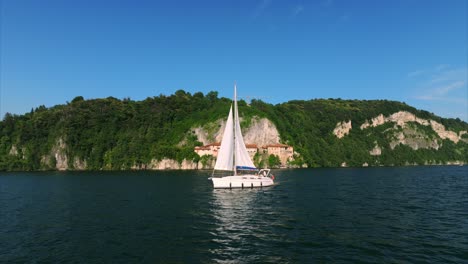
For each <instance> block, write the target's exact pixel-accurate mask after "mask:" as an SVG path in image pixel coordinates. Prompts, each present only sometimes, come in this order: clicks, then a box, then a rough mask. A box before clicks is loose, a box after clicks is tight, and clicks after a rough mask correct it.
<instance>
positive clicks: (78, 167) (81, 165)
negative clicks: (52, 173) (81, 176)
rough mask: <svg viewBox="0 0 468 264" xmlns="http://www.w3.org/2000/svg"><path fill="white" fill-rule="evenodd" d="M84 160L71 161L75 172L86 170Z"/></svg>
mask: <svg viewBox="0 0 468 264" xmlns="http://www.w3.org/2000/svg"><path fill="white" fill-rule="evenodd" d="M86 167H87V166H86V160H81V159H80V158H78V157H75V158H74V159H73V169H75V170H85V169H86Z"/></svg>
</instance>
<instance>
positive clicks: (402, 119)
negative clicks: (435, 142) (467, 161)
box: [360, 111, 467, 143]
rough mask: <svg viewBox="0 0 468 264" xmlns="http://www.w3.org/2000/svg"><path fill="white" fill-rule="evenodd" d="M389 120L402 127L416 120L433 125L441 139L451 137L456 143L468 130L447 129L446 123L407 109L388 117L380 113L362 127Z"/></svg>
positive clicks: (377, 124) (373, 125)
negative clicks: (425, 117)
mask: <svg viewBox="0 0 468 264" xmlns="http://www.w3.org/2000/svg"><path fill="white" fill-rule="evenodd" d="M387 122H394V123H396V124H397V125H398V126H400V127H402V128H405V127H407V124H408V123H410V122H415V123H418V124H420V125H423V126H431V128H432V130H434V132H436V133H437V135H438V136H439V137H440V138H441V139H449V140H451V141H453V142H454V143H458V141H460V140H461V138H462V135H463V134H466V133H467V131H460V133H459V134H457V133H455V132H453V131H450V130H446V129H445V126H444V125H442V124H440V123H438V122H436V121H434V120H426V119H422V118H419V117H417V116H415V115H414V114H412V113H409V112H406V111H400V112H396V113H394V114H392V115H390V116H388V117H384V116H383V115H382V114H381V115H378V116H377V117H375V118H373V119H372V120H371V121H370V122H369V121H366V122H365V123H364V124H362V125H361V126H360V128H361V129H366V128H368V127H376V126H380V125H383V124H385V123H387Z"/></svg>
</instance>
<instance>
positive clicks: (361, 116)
mask: <svg viewBox="0 0 468 264" xmlns="http://www.w3.org/2000/svg"><path fill="white" fill-rule="evenodd" d="M230 103H231V100H230V99H227V98H218V94H217V92H209V93H208V94H206V95H204V94H203V93H195V94H193V95H192V94H190V93H187V92H185V91H182V90H179V91H177V92H176V93H175V94H174V95H171V96H164V95H160V96H156V97H151V98H147V99H145V100H143V101H133V100H130V99H124V100H118V99H116V98H112V97H109V98H105V99H93V100H84V99H83V97H81V96H78V97H76V98H75V99H73V100H72V101H71V102H69V103H67V104H66V105H57V106H54V107H51V108H46V107H44V106H41V107H38V108H36V109H32V110H31V112H30V113H27V114H24V115H12V114H6V115H5V117H4V119H3V121H1V122H0V169H1V170H41V169H53V168H55V165H56V163H57V160H56V156H55V155H54V153H56V152H57V150H58V149H62V151H64V154H65V155H66V156H67V157H69V158H68V160H67V162H68V167H69V168H71V169H73V167H74V166H75V165H76V163H75V162H74V161H75V160H76V159H79V160H81V161H84V162H85V163H86V168H87V169H90V170H100V169H130V168H132V167H134V166H136V167H141V168H145V166H146V164H149V163H150V162H151V160H153V159H156V160H161V159H163V158H169V159H174V160H177V161H179V162H181V161H182V160H183V159H188V160H193V161H201V162H204V163H206V162H207V159H206V158H204V159H202V160H200V157H199V156H198V155H197V154H195V153H194V151H193V147H194V146H197V145H200V144H201V143H200V142H198V141H197V138H196V136H195V135H194V134H193V132H192V130H191V128H193V127H196V126H209V124H213V123H214V121H216V120H218V119H220V118H225V116H226V113H227V112H228V110H229V105H230ZM402 110H404V111H408V112H411V113H414V114H416V115H417V116H418V117H420V118H425V119H432V120H435V121H437V122H440V123H442V124H443V125H445V126H446V128H447V129H450V130H453V131H456V132H458V131H462V130H468V124H467V123H466V122H463V121H461V120H459V119H444V118H440V117H437V116H435V115H433V114H431V113H429V112H426V111H420V110H417V109H415V108H413V107H411V106H408V105H406V104H404V103H400V102H393V101H386V100H378V101H362V100H341V99H328V100H325V99H323V100H322V99H320V100H310V101H290V102H287V103H283V104H279V105H271V104H268V103H265V102H262V101H259V100H253V101H252V102H251V104H250V105H247V104H246V103H245V102H244V101H240V102H239V111H240V115H241V116H243V117H244V119H243V120H244V121H243V122H244V124H243V125H248V123H249V122H250V120H251V117H253V116H260V117H267V118H268V119H270V120H271V121H272V122H274V123H275V124H276V126H277V128H278V130H279V132H280V134H281V138H282V140H283V141H284V142H285V143H288V144H291V145H293V146H294V147H295V150H296V151H297V152H298V153H299V154H300V156H299V157H298V158H297V160H296V165H301V164H302V163H304V164H307V165H308V166H339V165H340V164H341V163H342V162H346V163H347V164H348V165H350V166H361V165H362V164H363V163H368V164H369V165H404V164H424V163H445V162H447V161H455V160H460V161H464V162H468V144H467V143H466V142H464V141H460V142H459V143H458V144H455V143H453V142H451V141H449V140H441V139H438V140H439V141H440V145H442V147H440V148H439V149H438V150H436V149H419V150H416V151H415V150H412V149H411V148H409V147H408V146H403V145H398V146H396V147H395V148H394V149H391V148H389V147H388V146H389V143H390V142H391V140H392V134H391V131H390V132H388V129H389V128H390V127H388V126H387V125H389V126H393V125H390V124H386V125H383V126H379V127H375V128H369V129H364V130H360V129H352V130H351V133H350V134H349V135H347V136H346V137H344V138H342V139H338V138H336V137H335V136H334V135H333V134H332V131H333V129H334V128H335V126H336V124H337V123H338V122H341V121H345V120H352V122H353V127H355V125H354V124H358V125H360V124H362V123H364V122H365V121H366V120H369V119H371V118H373V117H375V116H377V115H379V114H383V115H389V114H392V113H394V112H398V111H402ZM212 129H217V128H216V127H213V128H212ZM415 129H418V130H420V131H422V133H425V134H426V135H427V137H428V138H437V135H435V134H434V133H433V131H432V130H431V129H430V128H428V127H424V126H418V127H416V128H415ZM425 130H426V131H425ZM465 138H466V137H465ZM60 141H61V143H62V144H60ZM376 143H377V144H378V145H379V146H383V150H382V155H380V156H371V155H370V154H369V150H370V149H372V148H373V147H374V146H375V144H376ZM269 162H271V163H275V162H277V161H276V160H274V158H271V160H269Z"/></svg>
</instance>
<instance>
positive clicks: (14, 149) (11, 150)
mask: <svg viewBox="0 0 468 264" xmlns="http://www.w3.org/2000/svg"><path fill="white" fill-rule="evenodd" d="M8 154H10V155H13V156H16V155H18V149H17V148H16V146H15V145H12V146H11V149H10V152H8Z"/></svg>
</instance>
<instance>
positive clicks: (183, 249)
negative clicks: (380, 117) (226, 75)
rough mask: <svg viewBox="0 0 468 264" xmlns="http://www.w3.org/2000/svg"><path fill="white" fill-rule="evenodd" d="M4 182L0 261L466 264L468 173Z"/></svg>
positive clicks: (90, 175)
mask: <svg viewBox="0 0 468 264" xmlns="http://www.w3.org/2000/svg"><path fill="white" fill-rule="evenodd" d="M274 173H275V175H276V176H277V177H276V179H277V183H278V185H276V186H274V187H271V188H263V189H253V190H252V189H244V190H213V188H212V187H211V185H210V184H211V182H210V181H208V180H207V177H209V174H210V172H208V171H201V172H200V171H184V172H183V171H163V172H106V173H104V172H79V173H78V172H67V173H58V172H42V173H1V174H0V262H2V263H15V262H19V263H22V262H36V263H41V262H45V263H58V262H61V263H70V262H74V263H104V262H105V263H166V262H169V263H310V262H319V263H320V262H326V263H338V262H356V263H395V262H396V263H401V262H405V263H416V262H423V263H425V262H434V263H436V262H437V263H468V167H467V166H464V167H459V166H452V167H450V166H447V167H433V166H432V167H403V168H363V169H297V170H279V171H275V172H274Z"/></svg>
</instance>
